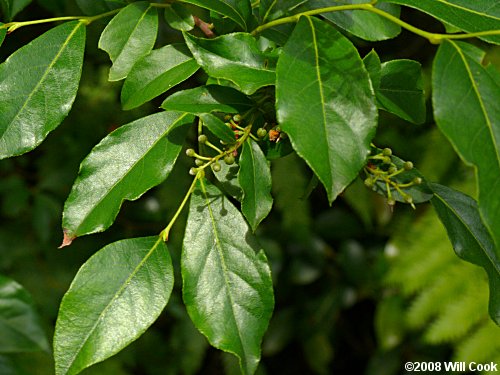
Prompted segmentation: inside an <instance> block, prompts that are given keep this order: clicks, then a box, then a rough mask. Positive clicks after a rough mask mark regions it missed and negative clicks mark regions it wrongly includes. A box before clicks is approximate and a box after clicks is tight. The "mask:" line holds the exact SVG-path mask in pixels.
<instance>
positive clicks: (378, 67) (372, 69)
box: [363, 49, 382, 92]
mask: <svg viewBox="0 0 500 375" xmlns="http://www.w3.org/2000/svg"><path fill="white" fill-rule="evenodd" d="M363 64H365V67H366V70H367V71H368V74H369V75H370V79H371V80H372V86H373V89H374V90H375V92H377V90H378V88H379V87H380V81H381V79H382V64H381V63H380V57H378V54H377V52H375V50H374V49H372V50H371V51H370V52H369V53H368V54H366V56H365V57H363Z"/></svg>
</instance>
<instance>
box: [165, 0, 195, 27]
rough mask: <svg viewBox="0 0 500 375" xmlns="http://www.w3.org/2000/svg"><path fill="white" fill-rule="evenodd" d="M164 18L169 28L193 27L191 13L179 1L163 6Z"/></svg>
mask: <svg viewBox="0 0 500 375" xmlns="http://www.w3.org/2000/svg"><path fill="white" fill-rule="evenodd" d="M165 20H166V21H167V23H168V24H169V26H170V27H171V28H173V29H176V30H181V31H189V30H192V29H193V27H194V18H193V15H192V14H191V12H190V11H189V10H188V9H186V7H184V6H183V5H182V4H179V3H172V4H170V6H169V7H166V8H165Z"/></svg>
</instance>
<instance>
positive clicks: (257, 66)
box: [184, 33, 277, 95]
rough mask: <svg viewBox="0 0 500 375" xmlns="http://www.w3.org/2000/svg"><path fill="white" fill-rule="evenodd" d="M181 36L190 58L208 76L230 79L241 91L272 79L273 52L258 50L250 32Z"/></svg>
mask: <svg viewBox="0 0 500 375" xmlns="http://www.w3.org/2000/svg"><path fill="white" fill-rule="evenodd" d="M184 38H185V40H186V43H187V45H188V47H189V49H190V50H191V53H192V54H193V56H194V58H195V59H196V61H198V64H200V65H201V67H202V68H203V69H204V70H205V71H206V72H207V74H208V75H209V76H210V77H213V78H221V79H223V80H228V81H231V82H232V83H234V84H235V85H236V86H238V87H239V89H240V91H242V92H244V93H245V94H248V95H250V94H253V93H254V92H255V91H256V90H257V89H259V88H261V87H264V86H269V85H274V83H275V81H276V75H275V72H274V69H275V66H276V60H277V55H276V53H271V52H262V51H261V50H260V49H259V46H258V44H257V40H256V39H255V38H254V37H252V36H251V35H250V34H247V33H233V34H229V35H222V36H220V37H218V38H214V39H202V38H196V37H194V36H192V35H190V34H187V33H184Z"/></svg>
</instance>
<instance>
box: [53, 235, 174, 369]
mask: <svg viewBox="0 0 500 375" xmlns="http://www.w3.org/2000/svg"><path fill="white" fill-rule="evenodd" d="M173 277H174V276H173V268H172V261H171V259H170V255H169V253H168V249H167V246H166V245H165V243H163V241H161V239H160V238H159V237H156V236H155V237H143V238H132V239H126V240H122V241H118V242H114V243H112V244H110V245H108V246H105V247H104V248H102V249H101V250H99V251H98V252H97V253H96V254H94V255H93V256H92V257H91V258H90V259H89V260H88V261H87V262H86V263H85V264H84V265H83V266H82V267H81V268H80V270H79V271H78V273H77V274H76V276H75V279H74V280H73V282H72V283H71V286H70V288H69V290H68V291H67V292H66V294H65V295H64V297H63V299H62V302H61V307H60V309H59V315H58V318H57V323H56V331H55V335H54V358H55V362H56V374H57V375H63V374H64V375H66V374H67V375H71V374H78V373H79V372H80V371H81V370H83V369H84V368H86V367H89V366H91V365H92V364H94V363H98V362H101V361H103V360H105V359H106V358H109V357H111V356H112V355H114V354H116V353H118V352H119V351H120V350H122V349H123V348H124V347H125V346H127V345H128V344H130V343H131V342H132V341H134V340H136V339H137V338H138V337H139V336H140V335H142V334H143V333H144V331H146V329H147V328H148V327H149V326H150V325H151V324H152V323H153V322H154V321H155V320H156V319H157V318H158V316H159V315H160V313H161V312H162V310H163V308H164V307H165V305H166V304H167V302H168V300H169V298H170V293H171V292H172V287H173V283H174V281H173Z"/></svg>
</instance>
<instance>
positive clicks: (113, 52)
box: [99, 1, 158, 81]
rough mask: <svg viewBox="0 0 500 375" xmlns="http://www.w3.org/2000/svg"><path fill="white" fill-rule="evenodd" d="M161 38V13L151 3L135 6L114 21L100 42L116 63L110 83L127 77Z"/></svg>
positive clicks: (128, 7)
mask: <svg viewBox="0 0 500 375" xmlns="http://www.w3.org/2000/svg"><path fill="white" fill-rule="evenodd" d="M157 34H158V11H157V10H156V8H154V7H152V6H150V4H149V3H148V2H145V1H140V2H137V3H132V4H130V5H128V6H127V7H125V8H123V9H122V10H121V11H120V13H118V14H117V15H116V16H115V17H113V19H112V20H111V21H110V22H109V24H108V25H107V26H106V28H105V29H104V31H103V32H102V34H101V38H100V39H99V48H100V49H102V50H104V51H106V52H107V53H108V55H109V57H110V58H111V61H112V62H113V65H112V66H111V69H110V71H109V80H110V81H119V80H121V79H123V78H125V77H127V75H128V73H129V72H130V70H131V69H132V67H133V66H134V64H135V63H136V62H137V61H138V60H139V59H140V58H141V57H143V56H145V55H147V54H148V53H149V52H150V51H151V50H152V49H153V46H154V44H155V41H156V35H157Z"/></svg>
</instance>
